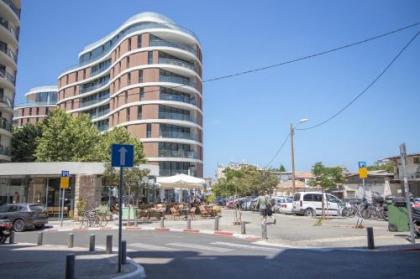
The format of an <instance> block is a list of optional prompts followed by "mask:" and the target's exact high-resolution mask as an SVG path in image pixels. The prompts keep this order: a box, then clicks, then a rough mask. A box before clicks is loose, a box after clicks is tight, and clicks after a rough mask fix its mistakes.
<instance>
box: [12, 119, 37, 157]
mask: <svg viewBox="0 0 420 279" xmlns="http://www.w3.org/2000/svg"><path fill="white" fill-rule="evenodd" d="M12 134H13V137H12V161H13V162H33V161H35V159H36V157H35V150H36V148H37V146H38V139H39V138H40V137H41V136H42V127H41V125H40V124H38V123H37V124H35V125H33V124H26V125H25V126H23V127H21V128H14V129H13V132H12Z"/></svg>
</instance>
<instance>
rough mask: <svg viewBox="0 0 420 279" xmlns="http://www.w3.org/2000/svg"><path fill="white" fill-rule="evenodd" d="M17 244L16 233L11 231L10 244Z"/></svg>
mask: <svg viewBox="0 0 420 279" xmlns="http://www.w3.org/2000/svg"><path fill="white" fill-rule="evenodd" d="M14 243H15V231H13V230H12V231H11V232H10V235H9V244H14Z"/></svg>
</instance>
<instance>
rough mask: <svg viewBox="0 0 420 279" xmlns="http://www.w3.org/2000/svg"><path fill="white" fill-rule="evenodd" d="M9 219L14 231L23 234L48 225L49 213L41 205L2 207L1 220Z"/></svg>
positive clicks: (16, 204) (15, 204)
mask: <svg viewBox="0 0 420 279" xmlns="http://www.w3.org/2000/svg"><path fill="white" fill-rule="evenodd" d="M3 218H7V219H9V220H10V221H11V222H12V224H13V230H14V231H17V232H22V231H24V230H25V229H27V228H37V229H40V228H43V227H44V226H45V224H47V223H48V212H47V210H46V209H45V207H44V206H43V205H41V204H36V203H14V204H5V205H2V206H0V219H3Z"/></svg>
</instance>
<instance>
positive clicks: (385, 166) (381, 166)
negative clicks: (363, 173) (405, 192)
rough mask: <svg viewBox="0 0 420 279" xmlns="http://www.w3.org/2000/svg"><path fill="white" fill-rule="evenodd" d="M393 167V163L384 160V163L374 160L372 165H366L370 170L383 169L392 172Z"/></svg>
mask: <svg viewBox="0 0 420 279" xmlns="http://www.w3.org/2000/svg"><path fill="white" fill-rule="evenodd" d="M394 167H395V166H394V163H392V162H385V163H380V162H376V163H375V164H373V165H372V166H368V167H367V169H368V170H370V171H376V170H383V171H386V172H390V173H394Z"/></svg>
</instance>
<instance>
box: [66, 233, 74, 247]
mask: <svg viewBox="0 0 420 279" xmlns="http://www.w3.org/2000/svg"><path fill="white" fill-rule="evenodd" d="M67 246H68V248H73V246H74V234H72V233H69V242H68V243H67Z"/></svg>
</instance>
